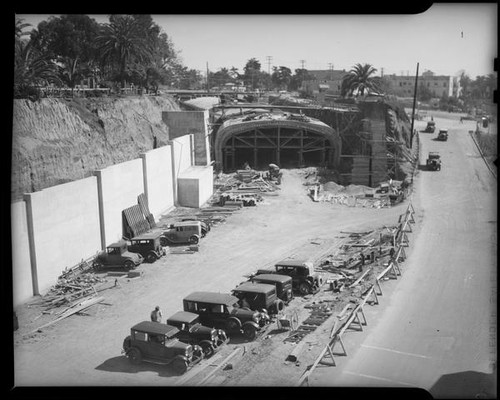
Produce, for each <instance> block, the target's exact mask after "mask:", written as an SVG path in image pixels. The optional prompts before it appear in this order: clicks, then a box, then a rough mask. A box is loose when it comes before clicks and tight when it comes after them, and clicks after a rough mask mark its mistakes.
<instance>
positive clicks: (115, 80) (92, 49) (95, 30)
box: [14, 14, 196, 97]
mask: <svg viewBox="0 0 500 400" xmlns="http://www.w3.org/2000/svg"><path fill="white" fill-rule="evenodd" d="M28 27H30V25H29V24H26V23H24V21H23V20H22V19H16V25H15V65H14V96H15V97H26V96H29V95H30V94H32V93H33V92H36V91H37V90H38V89H39V88H40V87H43V86H47V85H54V86H67V87H70V88H74V87H75V85H77V84H78V83H79V82H81V81H82V80H83V79H87V78H90V79H92V81H93V82H96V83H99V84H100V85H106V86H108V87H109V86H110V85H118V86H121V87H124V86H125V84H126V82H130V83H134V84H135V86H136V87H139V88H145V89H146V90H147V88H151V87H152V88H155V89H157V88H158V85H159V84H164V83H174V82H175V83H177V84H181V85H182V82H183V80H191V79H192V76H193V71H190V70H188V69H187V68H186V67H184V66H183V65H182V64H181V62H180V61H179V60H178V57H177V54H176V51H175V49H174V46H173V43H172V42H171V41H170V39H169V38H168V36H167V35H166V33H164V32H162V31H161V28H160V27H159V26H158V25H156V24H155V23H154V22H153V20H152V18H151V16H149V15H142V14H141V15H111V16H110V17H109V23H105V24H99V23H97V22H96V21H95V20H93V19H91V18H90V17H88V16H86V15H63V16H61V17H50V18H49V19H48V20H47V21H42V22H41V23H40V24H38V26H37V27H36V28H35V29H32V30H31V32H30V33H27V32H26V29H27V28H28ZM194 75H195V76H196V74H194Z"/></svg>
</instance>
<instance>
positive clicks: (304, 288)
mask: <svg viewBox="0 0 500 400" xmlns="http://www.w3.org/2000/svg"><path fill="white" fill-rule="evenodd" d="M310 291H311V288H310V286H309V285H308V284H307V283H305V282H302V283H301V284H300V285H299V293H300V294H301V295H306V294H309V293H310Z"/></svg>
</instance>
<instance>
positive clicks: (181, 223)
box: [172, 221, 201, 226]
mask: <svg viewBox="0 0 500 400" xmlns="http://www.w3.org/2000/svg"><path fill="white" fill-rule="evenodd" d="M199 224H201V221H180V222H174V223H173V224H172V225H173V226H193V225H199Z"/></svg>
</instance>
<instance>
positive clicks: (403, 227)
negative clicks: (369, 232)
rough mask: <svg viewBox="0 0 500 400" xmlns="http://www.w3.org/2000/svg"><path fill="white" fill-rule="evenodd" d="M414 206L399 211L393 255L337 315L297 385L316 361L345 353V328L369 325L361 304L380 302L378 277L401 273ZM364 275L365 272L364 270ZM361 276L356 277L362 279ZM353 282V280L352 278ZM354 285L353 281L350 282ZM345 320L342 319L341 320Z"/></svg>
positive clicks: (305, 379)
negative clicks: (355, 299)
mask: <svg viewBox="0 0 500 400" xmlns="http://www.w3.org/2000/svg"><path fill="white" fill-rule="evenodd" d="M414 213H415V210H414V209H413V206H412V204H411V203H410V204H409V205H408V207H407V209H406V211H405V213H404V214H402V215H400V217H399V221H398V224H399V226H398V230H397V232H396V234H395V235H394V245H395V246H394V247H397V250H396V251H395V252H394V254H393V255H392V257H391V259H390V261H389V264H388V266H387V267H386V268H385V269H384V270H383V271H382V272H381V273H380V274H379V275H378V276H377V277H376V279H375V282H374V283H373V284H372V285H371V286H370V288H368V289H367V290H366V291H365V293H364V295H363V297H362V299H361V301H359V302H358V304H357V305H355V306H354V308H353V309H352V310H351V311H350V312H349V313H348V314H347V315H346V313H347V312H348V309H349V307H350V306H351V305H350V304H348V305H347V306H346V307H345V308H344V309H343V310H342V311H341V312H340V313H339V315H338V316H337V321H336V322H335V325H334V326H333V328H332V330H331V332H330V337H329V342H328V343H327V344H326V345H325V347H324V349H323V350H322V351H321V353H320V354H319V356H318V357H317V358H316V360H315V361H314V363H313V364H312V366H311V367H310V368H309V369H308V370H307V371H306V372H304V374H302V376H301V377H300V379H299V381H298V383H297V386H303V385H304V384H305V385H308V384H309V377H310V376H311V374H312V373H313V372H314V370H315V368H316V367H317V366H318V364H323V365H327V366H328V365H329V366H336V362H335V357H336V356H347V349H346V346H345V344H344V342H343V340H342V337H343V335H344V334H345V333H346V331H347V329H349V328H353V329H356V330H358V331H362V330H363V326H366V325H368V322H367V320H366V317H365V314H364V311H363V307H364V305H365V304H366V303H367V302H369V301H370V302H373V303H374V304H379V301H378V297H379V296H382V294H383V293H382V287H381V285H380V281H381V280H382V279H383V278H385V277H389V278H390V279H397V277H398V276H401V269H400V267H399V262H401V261H404V260H405V259H406V253H405V250H404V248H405V247H408V245H409V243H408V237H407V235H406V233H407V232H411V231H412V230H411V224H412V223H415V220H414V218H413V214H414ZM363 275H364V274H363ZM362 278H363V276H361V277H360V278H358V280H361V279H362ZM355 283H356V282H355ZM353 285H354V283H353ZM342 320H344V322H341V321H342ZM338 346H340V347H341V350H342V351H341V352H340V353H339V352H335V351H336V350H335V348H336V347H338Z"/></svg>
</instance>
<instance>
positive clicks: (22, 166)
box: [11, 96, 180, 200]
mask: <svg viewBox="0 0 500 400" xmlns="http://www.w3.org/2000/svg"><path fill="white" fill-rule="evenodd" d="M168 110H180V107H179V105H178V104H177V103H176V102H175V101H174V100H173V99H172V98H171V97H167V96H157V97H149V96H141V97H123V98H110V97H105V98H74V99H50V98H45V99H40V100H39V101H36V102H32V101H29V100H14V106H13V132H12V171H11V176H12V185H11V199H12V200H18V199H21V198H22V195H23V193H31V192H34V191H39V190H42V189H44V188H47V187H50V186H54V185H57V184H61V183H64V182H69V181H73V180H76V179H82V178H86V177H88V176H91V175H92V173H93V172H94V171H95V170H98V169H102V168H105V167H108V166H110V165H113V164H116V163H120V162H124V161H129V160H132V159H135V158H138V157H139V155H140V153H141V152H144V151H148V150H151V149H153V146H154V141H155V137H156V142H157V146H162V145H164V144H166V142H167V140H168V128H167V126H166V125H165V123H164V122H163V121H162V116H161V113H162V111H168Z"/></svg>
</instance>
